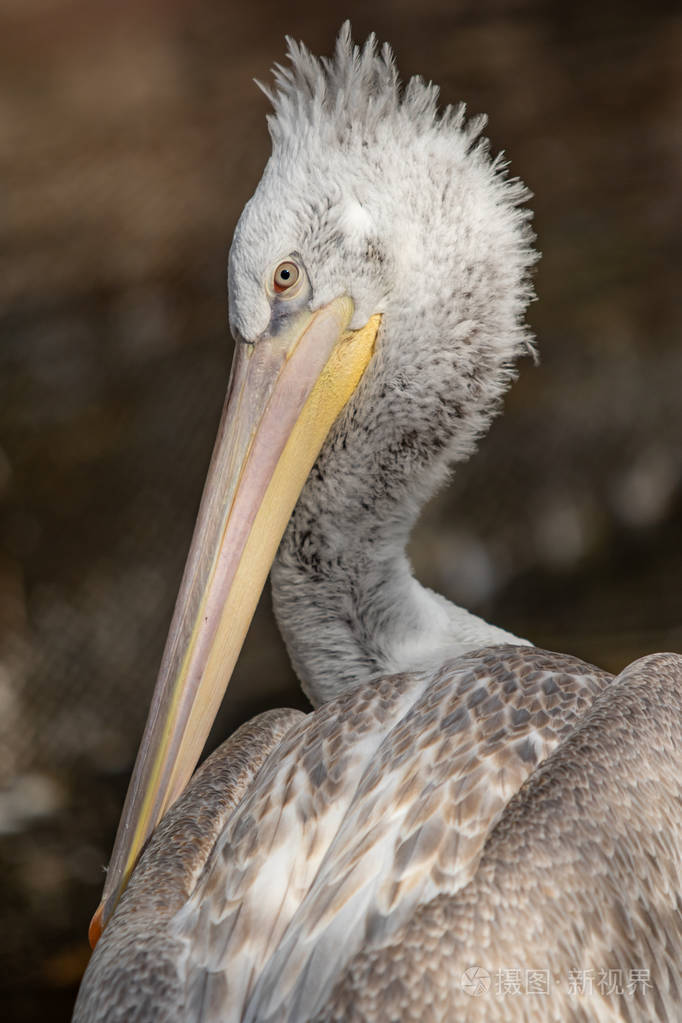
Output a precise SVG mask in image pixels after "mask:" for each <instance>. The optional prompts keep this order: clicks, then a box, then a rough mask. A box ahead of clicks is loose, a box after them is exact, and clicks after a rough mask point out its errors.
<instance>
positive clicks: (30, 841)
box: [0, 0, 682, 1021]
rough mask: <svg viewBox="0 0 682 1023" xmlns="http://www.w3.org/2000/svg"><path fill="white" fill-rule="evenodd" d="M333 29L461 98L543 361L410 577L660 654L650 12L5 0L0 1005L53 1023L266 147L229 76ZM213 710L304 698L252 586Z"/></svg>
mask: <svg viewBox="0 0 682 1023" xmlns="http://www.w3.org/2000/svg"><path fill="white" fill-rule="evenodd" d="M347 16H350V17H351V19H352V21H353V27H354V30H355V34H356V38H360V39H364V37H365V36H366V34H367V33H368V32H369V31H370V30H372V29H374V30H376V31H377V33H378V34H379V35H380V37H381V38H385V39H388V40H390V41H391V43H392V44H393V46H394V48H395V51H396V54H397V58H398V62H399V66H400V68H401V72H402V74H403V77H407V76H409V75H411V74H414V73H421V74H423V75H424V76H426V77H427V78H432V79H434V80H435V81H437V82H438V83H439V84H440V85H441V88H442V98H443V100H444V101H446V102H452V101H457V100H459V99H465V100H466V101H467V103H468V104H469V108H470V110H471V111H472V112H480V111H485V112H487V113H488V114H489V116H490V130H489V134H490V138H491V140H492V144H493V147H494V149H495V150H498V149H504V150H506V151H508V153H509V155H510V157H511V160H512V170H513V172H514V173H517V174H519V175H521V176H522V177H523V178H524V180H525V181H526V182H527V183H528V185H529V186H530V187H531V189H532V190H533V192H534V193H535V196H536V197H535V198H534V199H533V202H532V205H533V207H534V209H535V211H536V221H535V223H536V229H537V232H538V236H539V243H538V244H539V247H540V248H541V249H542V251H543V253H544V256H543V259H542V262H541V263H540V265H539V267H538V271H537V290H538V295H539V299H540V301H539V302H538V303H537V304H536V305H535V306H533V309H532V311H531V319H532V322H533V325H534V328H535V330H536V331H537V335H538V340H539V347H540V352H541V356H542V361H541V365H540V367H539V368H534V367H533V365H532V363H531V361H530V360H526V361H525V362H524V364H523V365H522V367H521V377H520V380H519V382H518V383H517V384H516V385H515V387H514V388H513V390H512V392H511V394H510V396H509V399H508V401H507V406H506V413H505V415H504V416H503V418H502V419H501V420H499V421H498V422H497V423H496V425H495V426H494V428H493V430H492V432H491V434H490V436H489V437H488V438H487V439H486V440H485V441H484V443H483V444H482V445H481V450H480V453H479V454H478V455H477V456H476V458H475V459H474V460H473V461H472V462H471V464H470V465H468V466H466V467H464V468H462V469H461V471H459V472H458V474H457V477H456V479H455V481H454V483H453V485H452V486H451V487H450V488H449V489H448V490H447V492H446V493H444V494H443V495H442V496H441V497H439V498H438V499H437V500H436V501H435V502H434V503H433V504H432V505H431V506H430V507H429V508H428V509H427V511H426V512H425V514H424V517H423V520H422V522H421V525H420V527H419V529H418V531H417V534H416V535H415V538H414V542H413V545H412V554H413V559H414V563H415V566H416V568H417V571H418V574H419V575H420V577H421V578H422V579H423V581H425V582H427V583H428V584H430V585H432V586H434V587H436V588H438V589H440V590H441V591H442V592H444V593H445V594H446V595H448V596H449V597H451V598H452V599H455V600H458V601H460V602H462V603H464V604H465V605H466V606H468V607H470V608H472V609H474V610H476V611H479V612H480V613H482V614H484V615H485V616H487V617H490V618H491V619H493V620H494V621H495V622H497V623H499V624H501V625H504V626H505V627H507V628H510V629H512V630H514V631H517V632H518V633H520V634H522V635H526V636H528V637H530V638H532V639H533V640H534V641H535V642H536V643H538V644H541V645H544V646H548V647H550V648H557V649H562V650H566V651H570V652H572V653H575V654H578V655H580V656H582V657H584V658H586V659H588V660H593V661H595V662H597V663H598V664H600V665H602V666H605V667H607V668H609V669H611V670H613V671H616V670H619V669H620V668H621V667H622V666H623V665H624V664H626V663H628V662H629V661H631V660H632V659H634V658H636V657H638V656H640V655H641V654H644V653H647V652H650V651H652V650H657V649H672V650H682V587H681V586H680V579H681V578H682V538H681V536H680V524H681V523H682V486H681V482H680V481H681V479H682V443H681V439H680V438H681V433H682V400H681V397H680V387H681V383H682V347H681V345H680V335H681V329H682V303H681V302H680V280H679V276H680V262H681V260H680V255H681V252H680V250H681V241H680V238H681V235H682V232H681V231H680V224H681V216H680V214H681V209H680V180H681V177H682V135H681V133H680V125H681V123H682V81H681V75H680V53H681V52H682V14H681V12H680V8H679V4H677V3H669V4H666V3H657V2H648V3H646V4H645V3H641V4H637V5H628V4H627V3H626V2H619V3H613V4H612V3H593V2H589V3H586V2H582V0H576V2H575V3H572V4H558V3H555V2H551V0H547V2H544V3H543V2H540V0H516V2H515V0H455V2H445V0H420V3H419V4H415V3H414V2H412V0H399V2H395V0H393V2H388V0H385V2H377V3H370V4H360V3H356V2H347V3H346V4H345V5H343V6H342V7H339V6H338V5H329V6H325V7H324V8H323V7H322V5H321V4H319V3H311V2H307V0H301V2H300V3H298V4H295V5H291V4H282V3H275V2H270V0H252V2H250V3H248V4H242V3H239V4H237V3H233V2H231V0H156V2H154V0H134V2H133V0H119V2H118V3H116V4H104V3H93V2H92V0H71V2H69V0H4V3H3V6H2V14H0V19H1V20H0V81H1V86H0V181H1V186H0V187H1V189H2V190H1V192H0V317H1V321H0V774H1V780H2V789H1V790H0V843H1V844H0V868H1V869H0V900H1V905H2V918H1V920H0V952H1V953H2V966H1V967H0V975H1V977H2V984H3V985H4V987H5V990H4V991H3V992H2V1003H3V1005H4V1006H6V1007H7V1008H5V1009H3V1013H2V1015H3V1018H4V1019H15V1020H34V1019H35V1020H37V1019H41V1020H45V1021H52V1020H55V1021H56V1020H67V1019H68V1018H69V1016H70V1011H71V1006H72V1003H73V999H74V996H75V992H76V989H77V985H78V981H79V978H80V976H81V973H82V970H83V968H84V966H85V963H86V961H87V956H88V948H87V943H86V931H87V925H88V920H89V918H90V915H91V913H92V911H93V909H94V908H95V906H96V904H97V902H98V898H99V893H100V888H101V884H102V880H103V872H102V868H103V865H104V864H105V863H106V861H107V858H108V855H109V851H110V848H111V842H112V839H113V834H114V829H115V826H116V822H117V819H118V815H119V812H120V808H121V804H122V801H123V796H124V791H125V786H126V782H127V777H128V773H129V771H130V768H131V765H132V759H133V756H134V753H135V749H136V746H137V742H138V739H139V736H140V732H141V729H142V725H143V721H144V717H145V715H146V710H147V704H148V700H149V696H150V693H151V689H152V686H153V683H154V678H155V672H156V668H157V665H158V661H159V658H160V654H161V648H162V644H163V640H164V637H165V632H166V628H167V625H168V621H169V616H170V613H171V609H172V605H173V601H174V597H175V593H176V589H177V585H178V581H179V577H180V573H181V570H182V565H183V560H184V557H185V553H186V550H187V546H188V542H189V537H190V533H191V529H192V524H193V517H194V514H195V511H196V508H197V504H198V499H199V494H200V490H201V485H202V481H203V476H204V473H205V470H206V467H207V464H208V458H209V455H210V450H211V446H212V440H213V434H214V431H215V428H216V425H217V421H218V415H219V411H220V406H221V402H222V398H223V394H224V389H225V384H226V380H227V374H228V369H229V362H230V351H231V342H230V340H229V337H228V333H227V327H226V319H227V317H226V294H225V286H224V279H225V266H226V258H227V251H228V246H229V241H230V237H231V234H232V231H233V228H234V225H235V222H236V219H237V217H238V215H239V212H240V209H241V207H242V206H243V204H244V202H245V200H246V199H247V198H248V197H249V195H250V194H251V192H252V190H253V188H254V187H255V185H256V182H257V180H258V177H259V174H260V171H261V169H262V167H263V164H264V162H265V160H266V158H267V154H268V151H269V142H268V137H267V132H266V128H265V114H266V111H267V102H266V100H265V98H264V97H263V96H262V95H261V93H260V92H259V91H258V90H257V89H256V88H255V86H254V85H253V83H252V78H253V77H254V76H256V77H259V78H261V79H263V78H267V73H268V68H270V67H271V66H272V64H273V62H275V61H277V60H280V59H282V57H283V53H284V42H283V36H284V34H285V33H290V34H292V35H293V36H295V37H297V38H302V39H303V40H305V42H306V43H307V44H308V45H309V46H310V47H311V48H313V49H314V50H315V51H317V52H322V53H328V52H329V51H330V49H331V47H332V44H333V40H334V36H335V34H336V31H337V30H338V27H339V25H340V23H341V21H342V20H343V18H345V17H347ZM227 703H228V706H227V707H226V708H225V709H224V710H223V711H222V713H221V716H220V719H219V721H218V723H217V725H216V728H215V730H214V733H213V740H212V741H213V743H214V744H215V743H216V742H218V741H220V739H221V738H223V737H224V736H225V735H226V734H227V733H228V731H229V730H230V729H232V728H233V727H234V726H235V724H237V723H238V722H240V721H241V720H243V719H244V718H246V717H248V716H250V715H251V714H253V713H254V712H256V711H258V710H259V709H261V708H263V707H266V706H273V705H277V704H289V705H291V704H296V705H300V706H305V703H304V701H303V698H302V697H301V696H300V695H299V693H298V689H297V684H296V680H295V678H294V677H293V675H292V672H291V669H290V668H289V665H288V662H287V660H286V657H285V654H284V651H283V648H282V644H281V642H280V640H279V637H278V634H277V631H276V628H275V625H274V623H273V619H272V613H271V609H270V598H269V594H268V593H267V592H266V593H265V595H264V598H263V600H262V601H261V606H260V609H259V611H258V613H257V616H256V620H255V623H254V627H253V629H252V632H251V634H250V636H249V639H248V641H247V643H246V646H245V649H244V652H243V654H242V657H241V661H240V664H239V668H238V671H237V674H236V677H235V679H234V681H233V683H232V685H231V687H230V690H229V693H228V700H227ZM7 1009H8V1010H9V1011H7Z"/></svg>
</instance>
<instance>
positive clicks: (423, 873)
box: [171, 647, 609, 1021]
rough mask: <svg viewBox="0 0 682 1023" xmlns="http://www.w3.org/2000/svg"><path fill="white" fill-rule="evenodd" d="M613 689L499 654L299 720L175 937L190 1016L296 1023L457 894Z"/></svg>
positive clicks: (214, 859) (514, 652) (582, 673)
mask: <svg viewBox="0 0 682 1023" xmlns="http://www.w3.org/2000/svg"><path fill="white" fill-rule="evenodd" d="M608 678H609V676H607V675H606V674H605V673H602V672H599V671H597V669H594V668H591V667H590V666H587V665H585V664H583V663H582V662H580V661H577V660H576V659H575V658H571V657H568V656H564V655H557V654H547V653H544V652H542V651H538V650H534V649H533V648H523V647H499V648H492V649H491V650H489V651H482V652H479V653H477V654H474V655H471V656H467V657H463V658H459V659H457V660H456V661H453V662H451V663H450V664H448V665H446V666H444V667H443V668H442V669H441V670H440V671H438V672H435V673H429V674H423V673H422V674H419V673H415V674H410V675H402V676H395V677H393V678H390V679H384V680H381V681H379V682H376V683H370V684H368V685H366V686H363V687H361V688H359V689H357V690H355V691H353V692H352V693H349V694H347V696H345V697H343V698H341V699H339V700H336V701H333V702H332V703H329V704H327V705H325V706H324V707H323V708H321V709H320V710H318V711H316V712H315V714H313V715H310V717H309V718H308V720H307V721H306V722H305V723H304V724H302V726H301V727H300V728H297V729H296V730H295V731H294V732H291V733H289V735H288V736H287V737H286V738H285V740H284V741H283V743H282V745H281V747H280V748H279V749H278V750H277V753H276V755H275V756H273V757H271V758H270V760H269V761H268V762H267V763H266V764H265V765H264V767H263V769H262V770H261V772H260V773H259V775H258V777H257V778H256V780H255V783H254V785H253V786H252V788H251V790H250V791H249V793H248V794H247V796H246V797H245V799H244V800H243V801H242V803H241V804H240V806H239V807H238V809H237V811H236V812H235V814H234V815H233V816H232V818H231V820H230V821H229V823H228V826H227V827H226V829H225V830H224V832H223V833H222V834H221V835H220V837H219V839H218V841H217V843H216V847H215V849H214V851H213V853H212V855H211V857H210V860H209V862H208V863H207V866H206V869H205V871H204V873H203V875H202V877H201V879H200V882H199V884H198V885H197V887H196V888H195V890H194V892H193V894H192V896H191V897H190V899H189V900H188V901H187V903H186V905H185V906H184V907H183V908H182V910H180V912H179V913H178V914H177V915H176V917H175V919H174V920H173V922H172V925H171V931H172V933H173V935H174V937H175V939H176V940H180V941H183V942H185V944H186V947H187V948H188V950H189V951H188V956H189V958H188V961H187V963H186V970H187V986H188V1009H189V1010H190V1015H189V1018H192V1019H195V1018H196V1019H202V1020H205V1021H209V1020H213V1019H216V1020H217V1019H220V1020H222V1021H226V1020H230V1019H235V1020H237V1019H241V1018H245V1019H246V1020H249V1019H254V1020H256V1019H257V1020H267V1019H270V1018H272V1019H292V1020H298V1019H305V1018H307V1016H309V1015H310V1014H311V1013H312V1012H313V1011H314V1009H315V1008H316V1007H317V1006H318V1005H319V1004H321V1003H322V1002H323V1000H324V998H325V996H326V994H327V993H328V992H329V990H331V987H332V986H333V984H334V983H335V981H336V979H337V977H338V976H339V971H340V970H342V969H343V965H344V962H347V961H348V960H349V959H350V958H351V957H352V955H353V954H354V952H356V951H357V950H358V949H360V948H361V947H363V946H365V945H366V944H367V942H368V941H369V942H372V941H379V940H381V939H382V937H383V936H384V935H385V934H388V933H390V932H391V931H392V930H394V929H395V928H396V927H398V926H400V925H401V924H402V923H403V922H404V921H405V920H406V919H409V916H410V915H411V914H412V913H413V912H414V910H415V908H416V907H417V906H418V905H419V904H420V903H422V902H424V901H428V900H429V899H430V898H433V896H434V895H436V894H437V893H438V892H441V891H448V892H454V891H456V890H457V889H458V888H459V887H461V886H462V885H464V884H466V883H467V882H468V881H469V879H470V878H471V876H472V875H473V873H474V871H475V869H476V864H477V862H478V858H479V857H480V853H481V850H482V847H483V843H484V841H485V838H486V836H487V834H488V832H489V830H490V828H491V826H492V825H493V823H494V821H495V820H496V818H497V816H498V815H499V813H500V812H501V811H502V809H503V808H504V806H505V805H506V803H507V802H508V800H509V799H510V798H511V796H512V795H513V794H514V793H515V792H516V791H517V790H518V788H519V787H520V786H521V785H522V783H523V781H524V779H525V778H526V777H527V776H528V774H529V773H530V772H531V771H532V770H534V768H535V767H536V765H537V764H538V763H539V762H540V761H541V760H542V759H543V758H544V757H546V756H547V755H548V753H549V752H551V750H552V749H553V748H554V747H555V746H556V745H557V744H558V742H560V741H561V739H562V738H563V737H564V736H565V735H566V734H567V733H568V732H569V731H570V729H571V728H572V727H573V726H574V724H575V722H576V720H577V719H578V718H579V717H580V715H581V714H583V713H584V712H585V710H586V709H587V708H588V707H589V705H590V703H591V702H592V700H593V698H594V696H595V695H596V693H597V692H598V691H599V690H600V689H601V688H602V687H603V686H604V685H605V684H606V683H607V681H608Z"/></svg>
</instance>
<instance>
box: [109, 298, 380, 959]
mask: <svg viewBox="0 0 682 1023" xmlns="http://www.w3.org/2000/svg"><path fill="white" fill-rule="evenodd" d="M352 314H353V303H352V301H351V300H350V299H349V298H339V299H336V300H335V301H333V302H331V303H330V304H329V305H328V306H325V307H324V308H322V309H320V310H318V311H317V312H315V313H310V312H307V311H306V312H302V313H299V314H298V315H297V316H295V318H293V320H292V322H291V323H290V324H289V325H288V326H287V327H286V328H285V329H283V330H282V331H280V332H278V333H277V334H274V335H273V336H271V337H269V338H261V339H259V341H258V342H257V343H256V344H254V345H247V344H244V343H240V344H238V346H237V350H236V352H235V357H234V362H233V365H232V374H231V377H230V384H229V387H228V392H227V399H226V402H225V408H224V410H223V415H222V419H221V423H220V428H219V431H218V437H217V440H216V444H215V448H214V451H213V457H212V459H211V465H210V468H209V472H208V477H207V480H206V484H205V487H204V494H203V497H202V500H201V506H200V508H199V516H198V519H197V524H196V527H195V530H194V537H193V539H192V545H191V548H190V552H189V556H188V559H187V565H186V567H185V573H184V576H183V579H182V584H181V586H180V593H179V595H178V600H177V603H176V606H175V612H174V615H173V620H172V623H171V628H170V632H169V635H168V640H167V642H166V649H165V652H164V655H163V660H162V662H161V669H160V672H159V678H158V681H157V683H156V688H155V690H154V696H153V698H152V704H151V708H150V711H149V716H148V718H147V724H146V726H145V730H144V735H143V738H142V743H141V745H140V749H139V752H138V754H137V760H136V763H135V768H134V771H133V775H132V779H131V782H130V786H129V788H128V794H127V796H126V801H125V805H124V807H123V813H122V815H121V821H120V823H119V826H118V833H117V835H116V841H115V844H114V850H113V853H112V857H111V862H110V865H109V870H108V872H107V878H106V883H105V885H104V892H103V894H102V901H101V903H100V905H99V908H98V910H97V912H96V914H95V916H94V917H93V919H92V923H91V924H90V944H91V945H92V947H93V948H94V946H95V943H96V942H97V940H98V938H99V936H100V934H101V932H102V930H103V929H104V927H105V926H106V924H107V922H108V920H109V918H110V917H111V914H112V913H113V910H114V908H115V906H116V904H117V902H118V900H119V898H120V896H121V893H122V892H123V889H124V888H125V886H126V884H127V882H128V879H129V877H130V874H131V872H132V870H133V868H134V866H135V864H136V862H137V859H138V857H139V855H140V851H141V850H142V848H143V846H144V844H145V842H146V841H147V839H148V838H149V836H150V835H151V833H152V831H153V830H154V828H155V827H156V825H157V824H158V822H159V821H160V819H161V817H162V816H163V814H164V813H165V812H166V810H167V809H168V808H169V807H170V806H171V804H172V803H173V802H174V801H175V800H176V799H177V798H178V796H179V795H180V793H181V792H182V791H183V789H184V788H185V785H186V784H187V782H188V781H189V778H190V776H191V774H192V771H193V770H194V768H195V766H196V764H197V761H198V759H199V757H200V755H201V751H202V749H203V746H204V743H205V742H206V738H207V736H208V733H209V730H210V728H211V725H212V723H213V720H214V718H215V716H216V714H217V712H218V708H219V706H220V703H221V701H222V699H223V696H224V694H225V690H226V688H227V684H228V682H229V679H230V676H231V674H232V671H233V668H234V665H235V662H236V660H237V657H238V655H239V652H240V650H241V647H242V644H243V642H244V638H245V636H246V632H247V630H248V627H249V625H250V623H251V619H252V617H253V614H254V611H255V609H256V604H257V603H258V598H259V597H260V594H261V590H262V589H263V586H264V584H265V580H266V578H267V575H268V572H269V570H270V566H271V564H272V561H273V559H274V557H275V554H276V552H277V548H278V546H279V542H280V540H281V538H282V534H283V533H284V530H285V528H286V525H287V522H288V521H289V518H290V516H291V513H292V511H293V508H294V505H295V504H296V501H297V499H298V496H299V494H300V492H301V490H302V488H303V484H304V483H305V481H306V478H307V476H308V474H309V472H310V470H311V468H312V466H313V464H314V462H315V460H316V458H317V456H318V453H319V451H320V448H321V447H322V444H323V443H324V440H325V437H326V436H327V433H328V432H329V429H330V427H331V425H332V423H333V422H334V420H335V419H336V417H337V416H338V414H339V412H340V411H341V409H342V408H343V407H344V405H345V404H346V402H347V401H348V399H349V397H350V396H351V394H352V393H353V391H354V390H355V388H356V387H357V385H358V383H359V381H360V378H361V377H362V374H363V373H364V371H365V368H366V367H367V364H368V362H369V360H370V358H371V355H372V351H373V348H374V340H375V337H376V333H377V330H378V328H379V322H380V317H379V316H373V317H372V318H371V319H370V320H369V321H368V323H367V324H366V326H365V327H363V328H362V329H361V330H358V331H354V332H350V331H348V330H347V329H346V328H347V326H348V323H349V322H350V319H351V316H352Z"/></svg>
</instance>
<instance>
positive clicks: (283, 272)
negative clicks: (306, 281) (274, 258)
mask: <svg viewBox="0 0 682 1023" xmlns="http://www.w3.org/2000/svg"><path fill="white" fill-rule="evenodd" d="M300 276H301V271H300V270H299V269H298V267H297V266H296V264H295V263H292V262H291V260H290V259H286V260H285V261H284V262H283V263H280V264H279V266H278V267H277V269H276V270H275V273H274V276H273V278H272V286H273V288H274V289H275V291H276V292H277V294H278V295H281V294H282V292H283V291H288V290H289V288H293V286H294V284H296V282H297V281H298V279H299V277H300Z"/></svg>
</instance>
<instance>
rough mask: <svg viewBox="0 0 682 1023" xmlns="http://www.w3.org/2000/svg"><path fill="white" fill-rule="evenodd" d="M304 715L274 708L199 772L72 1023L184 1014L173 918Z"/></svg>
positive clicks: (150, 852)
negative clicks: (241, 806)
mask: <svg viewBox="0 0 682 1023" xmlns="http://www.w3.org/2000/svg"><path fill="white" fill-rule="evenodd" d="M302 720H305V714H303V713H301V711H296V710H273V711H268V712H267V713H265V714H261V715H259V716H258V717H256V718H254V719H253V720H252V721H249V722H248V723H247V724H246V725H243V726H242V727H241V728H239V729H238V730H237V731H236V732H235V733H234V735H232V736H230V738H229V739H228V740H227V742H225V743H223V744H222V746H221V747H220V749H219V750H217V751H216V753H214V754H213V756H212V757H209V759H208V760H207V761H206V763H205V764H203V766H202V767H201V768H199V770H198V771H197V772H196V774H195V775H194V777H193V778H192V780H191V782H190V784H189V786H188V787H187V789H186V790H185V792H184V793H183V795H182V796H181V798H180V799H179V800H178V801H177V803H176V804H175V806H174V807H172V809H171V811H170V812H169V813H168V814H167V815H166V816H165V817H164V819H163V821H162V822H161V824H160V825H159V827H158V828H157V830H156V831H155V832H154V834H153V836H152V838H151V839H150V841H149V844H148V846H147V847H146V849H145V851H144V853H143V855H142V857H141V859H140V862H139V864H138V866H137V868H136V869H135V871H134V873H133V876H132V878H131V880H130V883H129V885H128V888H127V889H126V891H125V892H124V894H123V896H122V898H121V902H120V904H119V906H118V908H117V910H116V912H115V914H114V916H113V918H112V920H111V922H110V924H109V926H108V927H107V928H106V930H105V932H104V934H103V935H102V937H101V939H100V941H99V943H98V945H97V948H96V950H95V952H94V953H93V956H92V958H91V960H90V963H89V965H88V969H87V972H86V975H85V978H84V980H83V984H82V985H81V989H80V991H79V993H78V1000H77V1002H76V1007H75V1011H74V1017H73V1021H74V1023H105V1021H108V1023H147V1021H149V1020H156V1021H159V1023H161V1021H165V1020H168V1021H169V1023H170V1021H171V1020H173V1021H175V1020H177V1019H179V1018H182V1011H183V1004H184V1001H185V994H184V991H185V984H184V977H183V976H182V965H183V963H184V961H185V959H186V946H185V943H183V942H181V941H179V940H178V939H177V938H174V937H173V936H172V935H171V934H170V933H169V928H168V923H169V920H170V919H171V918H172V917H173V915H174V914H175V913H176V912H177V911H178V910H179V909H180V908H181V907H182V906H183V905H184V904H185V902H186V900H187V898H188V897H189V896H190V894H191V892H192V891H193V889H194V887H195V885H196V882H197V879H198V877H199V876H200V874H201V872H202V870H203V869H204V867H205V865H206V862H207V859H208V857H209V854H210V852H211V850H212V848H213V846H214V845H215V841H216V838H217V837H218V835H219V834H220V833H221V832H222V830H223V829H224V827H225V822H226V821H227V819H228V818H229V816H230V815H231V813H232V811H233V810H234V808H235V806H237V804H238V803H239V801H240V799H241V798H242V796H243V795H244V793H245V792H246V790H247V789H248V787H249V785H250V784H251V783H252V782H253V779H254V777H255V775H256V774H257V772H258V771H259V769H260V767H261V765H262V764H263V762H264V761H265V760H266V758H267V757H268V755H269V754H270V753H271V751H272V750H273V749H275V748H276V747H277V746H278V745H279V743H280V742H281V740H282V738H283V737H284V736H285V735H286V734H287V732H288V731H289V730H290V729H292V728H294V727H295V726H296V725H297V724H298V723H299V722H300V721H302Z"/></svg>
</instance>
